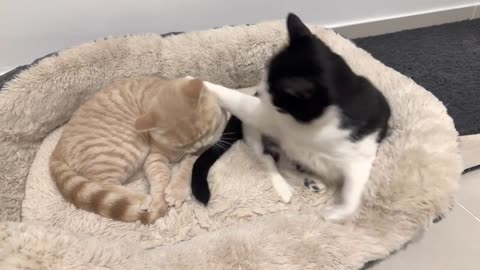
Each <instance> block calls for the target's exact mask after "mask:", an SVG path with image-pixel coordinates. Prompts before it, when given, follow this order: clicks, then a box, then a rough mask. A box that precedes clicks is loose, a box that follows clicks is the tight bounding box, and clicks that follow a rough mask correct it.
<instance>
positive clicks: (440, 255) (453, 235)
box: [371, 170, 480, 270]
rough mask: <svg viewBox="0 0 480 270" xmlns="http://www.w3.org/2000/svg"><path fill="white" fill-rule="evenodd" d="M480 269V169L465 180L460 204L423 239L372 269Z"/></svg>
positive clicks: (462, 185)
mask: <svg viewBox="0 0 480 270" xmlns="http://www.w3.org/2000/svg"><path fill="white" fill-rule="evenodd" d="M404 269H408V270H479V269H480V170H477V171H473V172H470V173H468V174H466V175H464V176H463V177H462V180H461V183H460V190H459V194H458V197H457V204H456V206H455V209H454V210H453V212H452V213H450V215H449V216H448V217H447V218H446V219H445V220H443V221H442V222H440V223H438V224H434V225H433V226H432V228H431V229H430V230H429V231H428V232H427V233H426V234H425V236H424V237H423V239H422V240H420V241H419V242H417V243H414V244H412V245H410V246H409V247H408V248H407V249H406V250H404V251H401V252H399V253H398V254H396V255H394V256H392V257H390V258H389V259H387V260H385V261H383V262H381V263H380V264H378V265H376V266H374V267H372V268H371V270H404Z"/></svg>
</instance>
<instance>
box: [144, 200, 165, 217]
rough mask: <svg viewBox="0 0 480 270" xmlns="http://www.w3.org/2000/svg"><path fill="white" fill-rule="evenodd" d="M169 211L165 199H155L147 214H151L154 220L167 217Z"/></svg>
mask: <svg viewBox="0 0 480 270" xmlns="http://www.w3.org/2000/svg"><path fill="white" fill-rule="evenodd" d="M167 211H168V205H167V203H166V202H165V200H164V199H163V198H162V199H154V200H153V201H152V203H151V204H150V207H149V208H148V210H147V212H149V213H150V216H151V218H152V220H156V219H157V218H160V217H163V216H165V215H166V214H167Z"/></svg>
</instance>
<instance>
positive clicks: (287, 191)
mask: <svg viewBox="0 0 480 270" xmlns="http://www.w3.org/2000/svg"><path fill="white" fill-rule="evenodd" d="M272 183H273V187H274V188H275V190H276V191H277V194H278V195H279V196H280V199H281V200H282V202H284V203H289V202H290V201H291V200H292V196H293V188H292V187H291V186H290V184H288V182H286V181H285V179H284V178H283V177H282V176H280V175H274V176H273V178H272Z"/></svg>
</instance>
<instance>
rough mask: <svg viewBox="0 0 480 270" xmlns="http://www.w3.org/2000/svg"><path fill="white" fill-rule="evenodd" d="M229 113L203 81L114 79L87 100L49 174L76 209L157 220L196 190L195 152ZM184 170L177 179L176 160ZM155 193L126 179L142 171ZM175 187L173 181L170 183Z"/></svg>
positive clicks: (120, 217)
mask: <svg viewBox="0 0 480 270" xmlns="http://www.w3.org/2000/svg"><path fill="white" fill-rule="evenodd" d="M226 118H227V115H226V113H224V112H223V111H222V110H221V109H220V107H219V106H218V105H217V102H216V99H215V97H214V96H213V95H212V94H210V93H209V92H208V91H206V90H204V86H203V83H202V81H200V80H194V79H190V78H182V79H176V80H163V79H160V78H158V77H138V78H130V79H125V80H120V81H117V82H114V83H113V84H112V85H110V86H109V87H107V88H105V89H103V90H101V91H100V92H98V93H97V94H96V95H95V96H94V97H92V98H91V99H90V100H89V101H87V102H86V103H85V104H84V105H82V106H81V107H80V108H79V109H78V111H77V112H76V113H75V114H74V115H73V117H72V119H71V120H70V122H68V123H67V124H66V126H65V129H64V130H63V133H62V135H61V137H60V140H59V142H58V145H57V146H56V148H55V150H54V151H53V154H52V156H51V158H50V173H51V175H52V178H53V180H54V181H55V183H56V185H57V187H58V190H59V191H60V193H61V194H62V195H63V196H64V198H65V199H66V200H67V201H69V202H71V203H73V204H74V205H75V206H76V207H78V208H81V209H84V210H88V211H92V212H95V213H98V214H100V215H102V216H105V217H110V218H112V219H116V220H123V221H135V220H140V221H141V222H142V223H152V222H154V221H155V220H156V219H157V218H159V217H162V216H164V215H165V213H166V211H167V208H168V207H167V202H168V204H170V205H172V206H176V205H179V204H181V203H182V202H183V200H184V199H185V197H186V196H187V195H188V192H189V191H190V190H189V188H190V175H189V174H190V173H191V170H192V166H193V162H194V159H195V156H194V154H195V153H197V152H199V151H201V150H202V149H204V148H205V147H206V146H208V145H209V144H211V143H212V142H214V141H216V140H218V139H219V137H220V136H221V133H222V129H223V127H224V126H225V123H226V120H227V119H226ZM177 163H178V173H177V174H175V176H174V177H172V179H170V178H171V169H172V165H173V164H177ZM141 168H143V172H144V174H145V176H146V177H147V179H148V180H149V183H150V196H149V195H147V194H143V193H139V192H134V191H132V190H129V189H127V188H126V187H124V186H123V185H122V184H123V183H125V182H126V181H127V180H128V179H129V178H131V177H132V175H133V174H134V173H136V172H137V171H138V170H139V169H141ZM167 185H168V186H167Z"/></svg>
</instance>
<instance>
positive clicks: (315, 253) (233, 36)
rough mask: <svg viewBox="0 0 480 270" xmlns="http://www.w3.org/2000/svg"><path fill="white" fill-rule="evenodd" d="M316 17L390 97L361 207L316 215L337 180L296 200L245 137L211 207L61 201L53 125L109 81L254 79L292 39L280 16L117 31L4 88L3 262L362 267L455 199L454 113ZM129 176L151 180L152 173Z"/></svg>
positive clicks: (221, 174) (218, 172)
mask: <svg viewBox="0 0 480 270" xmlns="http://www.w3.org/2000/svg"><path fill="white" fill-rule="evenodd" d="M311 29H312V30H313V32H314V33H316V34H317V35H318V36H319V37H320V38H321V39H322V40H323V41H324V42H325V43H327V44H328V45H330V46H331V48H332V49H333V50H334V51H336V52H337V53H339V54H340V55H342V56H344V58H345V59H346V61H347V62H348V63H349V64H350V65H351V67H352V68H353V70H354V71H355V72H357V73H359V74H362V75H364V76H366V77H368V78H370V79H371V80H372V82H373V83H374V84H375V85H376V86H377V87H378V88H379V89H381V90H382V91H383V93H384V94H385V96H386V97H387V98H388V100H389V102H390V104H391V106H392V109H393V118H392V121H391V126H392V132H391V135H390V136H389V137H388V139H387V140H386V141H385V143H384V144H383V145H382V146H381V148H380V150H379V153H378V157H377V159H376V161H375V165H374V168H373V170H372V174H371V180H370V182H369V185H368V188H367V192H366V194H365V202H364V205H363V208H362V209H361V211H360V212H359V213H358V215H357V216H356V217H355V218H354V219H352V220H350V221H347V222H345V223H342V224H335V223H328V222H325V221H323V220H322V219H321V218H320V216H319V215H318V211H319V210H320V209H321V208H322V207H323V206H325V205H327V204H330V203H331V201H332V196H333V192H334V191H333V190H329V191H328V192H326V193H324V194H321V195H319V194H313V193H310V192H308V191H307V190H306V189H305V188H303V187H301V186H298V187H297V191H296V194H295V196H294V198H293V201H292V202H291V203H290V204H283V203H281V202H280V201H279V199H278V197H277V196H276V194H275V192H274V191H273V189H272V186H271V182H270V181H269V178H268V177H266V176H265V175H264V171H263V168H262V167H260V166H259V165H258V163H257V162H256V161H255V157H254V156H253V155H252V154H251V153H250V152H249V150H248V148H247V147H246V146H245V145H244V144H243V143H237V144H236V145H235V146H234V147H233V148H232V149H231V150H230V151H229V152H228V153H227V154H226V155H225V156H223V157H222V159H221V160H220V161H219V162H218V163H217V164H216V165H215V166H214V167H213V171H212V173H211V175H210V178H209V179H210V184H211V188H212V201H211V204H210V205H209V207H208V208H205V207H203V206H201V205H200V204H198V203H197V202H195V201H192V200H190V201H188V202H186V203H184V204H183V206H181V207H180V208H178V209H172V210H171V211H170V212H169V213H168V215H167V216H166V217H165V218H163V219H159V220H157V222H156V223H155V224H154V225H151V226H150V225H149V226H145V225H141V224H135V223H122V222H117V221H112V220H108V219H106V218H102V217H100V216H97V215H95V214H92V213H89V212H85V211H81V210H77V209H75V208H74V207H73V206H72V205H69V204H68V203H65V202H64V201H63V200H62V198H61V196H60V195H59V193H58V192H57V190H56V189H55V187H54V185H53V182H52V180H51V179H50V176H49V174H48V171H47V163H48V158H49V155H50V153H51V151H52V150H53V147H54V146H55V144H56V142H57V140H58V138H59V135H60V132H61V128H60V129H56V128H57V127H59V126H61V125H62V124H63V123H65V122H66V121H68V119H69V117H70V116H71V115H72V113H73V112H74V111H75V110H76V109H77V108H78V106H79V105H80V104H82V102H84V101H85V100H86V99H87V98H89V97H90V96H91V95H92V94H93V93H95V92H96V91H98V90H99V89H100V88H101V87H102V86H104V85H106V84H107V83H109V82H110V81H112V80H114V79H116V78H120V77H125V76H131V75H135V74H152V73H159V74H160V75H161V76H163V77H167V78H173V77H179V76H185V75H187V74H188V75H192V76H195V77H199V78H203V79H206V80H210V81H212V82H216V83H221V84H224V85H227V86H229V87H235V88H241V87H247V86H252V85H254V84H256V83H257V82H258V81H259V80H260V77H261V75H262V74H261V72H262V71H263V66H264V65H265V62H266V60H267V59H268V58H269V56H270V55H272V53H273V52H274V51H275V50H277V49H278V48H279V47H280V46H282V44H283V43H284V42H285V41H286V35H285V26H284V22H273V23H263V24H258V25H254V26H239V27H224V28H221V29H216V30H209V31H205V32H199V33H189V34H182V35H178V36H170V37H166V38H163V37H161V36H159V35H140V36H130V37H125V38H112V39H107V40H101V41H98V42H95V43H88V44H84V45H81V46H78V47H75V48H72V49H68V50H65V51H62V52H60V53H59V54H58V55H52V56H49V57H47V58H45V59H43V60H41V61H40V62H38V63H37V64H36V65H34V66H33V67H30V68H29V69H27V70H24V71H22V72H21V73H19V74H18V76H17V77H16V78H14V79H12V80H10V81H9V82H8V83H7V84H5V85H4V86H3V90H2V91H0V125H1V126H2V129H1V130H0V135H1V136H0V137H1V138H0V149H1V154H0V155H1V156H0V167H1V168H2V169H1V170H2V171H1V176H0V211H1V215H0V217H1V219H2V220H4V221H3V222H0V269H2V270H3V269H107V268H108V269H289V270H291V269H361V268H363V267H364V266H366V265H368V262H371V261H375V260H379V259H382V258H385V257H386V256H388V255H389V254H391V253H392V252H394V251H396V250H398V249H400V248H402V247H404V246H405V245H406V244H408V243H410V242H412V240H414V239H416V238H417V237H418V236H420V235H421V234H422V233H423V232H424V231H425V230H426V229H427V228H428V227H429V226H430V225H431V224H432V221H433V220H434V219H437V218H438V217H442V216H443V215H445V214H446V213H447V212H448V211H449V208H450V207H451V205H452V199H453V195H454V192H455V190H456V187H457V181H458V179H459V177H460V173H461V170H462V167H461V162H460V156H459V154H458V150H457V132H456V131H455V129H454V125H453V122H452V119H451V118H450V117H449V116H448V115H447V113H446V109H445V107H444V106H443V105H442V104H441V103H440V102H439V101H438V100H437V99H436V98H435V97H434V96H433V95H432V94H431V93H429V92H427V91H425V90H424V89H423V88H422V87H420V86H418V85H417V84H415V82H413V81H412V80H410V79H409V78H406V77H405V76H403V75H401V74H399V73H398V72H396V71H394V70H392V69H390V68H388V67H386V66H384V65H383V64H382V63H380V62H378V61H376V60H375V59H373V58H372V57H371V56H370V55H369V54H368V53H366V52H365V51H363V50H361V49H359V48H357V47H355V45H354V44H352V43H351V42H350V41H348V40H346V39H344V38H342V37H341V36H339V35H336V34H335V33H334V32H332V31H329V30H325V29H324V28H322V27H319V26H312V28H311ZM27 175H28V176H27ZM129 186H130V187H131V188H135V189H139V190H144V189H145V182H144V181H143V179H137V180H134V181H133V182H132V183H130V184H129ZM22 199H23V202H22ZM20 215H21V217H20ZM20 221H21V222H20ZM29 267H30V268H29Z"/></svg>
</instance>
